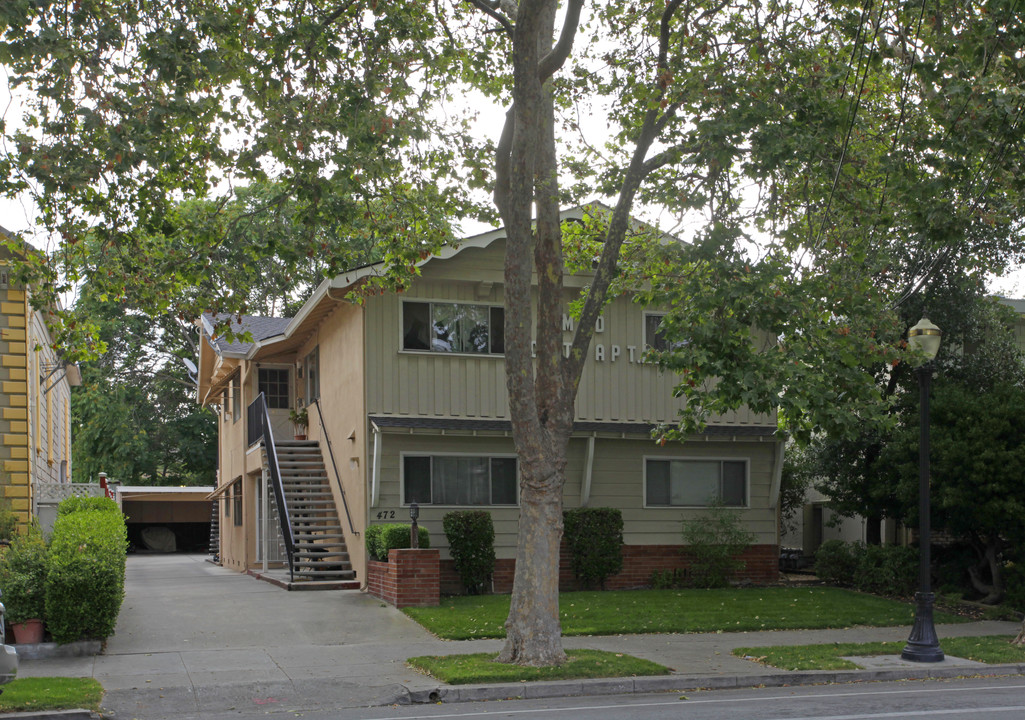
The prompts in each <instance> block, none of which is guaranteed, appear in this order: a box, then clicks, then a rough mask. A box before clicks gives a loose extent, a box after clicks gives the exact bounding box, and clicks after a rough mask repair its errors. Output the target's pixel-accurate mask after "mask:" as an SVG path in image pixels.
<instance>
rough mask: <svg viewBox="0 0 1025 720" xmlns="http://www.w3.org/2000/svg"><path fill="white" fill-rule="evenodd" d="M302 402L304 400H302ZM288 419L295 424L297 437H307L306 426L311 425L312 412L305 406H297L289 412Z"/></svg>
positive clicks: (301, 438) (300, 438)
mask: <svg viewBox="0 0 1025 720" xmlns="http://www.w3.org/2000/svg"><path fill="white" fill-rule="evenodd" d="M300 402H302V401H300ZM288 419H289V420H291V421H292V425H294V426H295V439H296V440H305V439H306V428H308V427H309V426H310V414H309V412H308V411H307V409H306V408H305V407H303V408H300V407H297V408H295V409H294V410H292V411H290V412H289V413H288Z"/></svg>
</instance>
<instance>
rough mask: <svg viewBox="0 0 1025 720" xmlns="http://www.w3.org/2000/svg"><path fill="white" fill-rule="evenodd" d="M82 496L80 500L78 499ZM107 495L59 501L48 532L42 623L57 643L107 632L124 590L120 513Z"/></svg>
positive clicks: (123, 535) (123, 530)
mask: <svg viewBox="0 0 1025 720" xmlns="http://www.w3.org/2000/svg"><path fill="white" fill-rule="evenodd" d="M83 500H84V502H83ZM102 500H109V499H108V498H69V499H68V500H65V501H63V502H62V503H61V505H60V507H59V509H58V512H57V521H56V522H55V523H54V527H53V535H51V537H50V554H49V563H48V564H49V567H48V568H47V574H46V624H47V628H48V629H49V631H50V634H51V635H53V639H54V640H56V641H57V642H58V643H69V642H75V641H76V640H85V639H99V640H102V639H103V638H106V637H108V636H109V635H112V634H113V632H114V626H115V625H116V624H117V616H118V613H119V612H120V610H121V602H122V601H123V600H124V595H125V553H126V550H127V547H128V537H127V530H126V528H125V521H124V517H123V516H122V515H121V512H120V511H119V510H118V508H117V504H116V503H114V501H112V500H109V502H100V501H102Z"/></svg>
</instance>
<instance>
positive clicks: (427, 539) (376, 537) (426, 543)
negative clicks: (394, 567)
mask: <svg viewBox="0 0 1025 720" xmlns="http://www.w3.org/2000/svg"><path fill="white" fill-rule="evenodd" d="M409 528H410V526H409V525H406V524H403V523H388V524H384V525H370V526H368V527H367V529H366V530H365V531H364V533H363V540H364V542H365V543H366V545H367V554H368V555H369V556H370V557H371V559H373V560H379V561H381V562H388V551H389V550H402V549H404V548H408V547H409V541H410V538H409ZM419 540H420V547H421V548H423V549H425V550H426V549H427V548H429V547H430V546H431V534H430V533H429V532H428V531H427V528H425V527H424V526H422V525H421V526H420V532H419Z"/></svg>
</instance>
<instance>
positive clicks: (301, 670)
mask: <svg viewBox="0 0 1025 720" xmlns="http://www.w3.org/2000/svg"><path fill="white" fill-rule="evenodd" d="M1019 627H1020V626H1019V624H1018V623H1013V622H1010V623H1005V622H975V623H966V624H960V625H941V626H939V627H938V632H939V635H940V638H941V640H942V638H944V637H954V636H970V635H990V634H1014V633H1016V632H1017V630H1018V629H1019ZM908 631H909V628H908V627H898V628H853V629H848V630H821V631H818V630H816V631H779V632H756V633H721V634H720V633H708V634H692V635H626V636H606V637H573V638H566V639H565V641H564V643H565V646H566V647H567V648H595V649H599V650H611V651H615V652H623V653H628V654H630V655H635V656H637V657H642V658H646V659H649V660H652V661H654V662H657V663H660V664H662V665H667V666H669V667H671V668H673V670H674V674H673V675H671V676H667V677H661V678H627V679H618V680H589V681H572V682H557V683H529V684H513V685H494V686H462V687H448V686H444V685H442V684H440V683H438V682H437V681H436V680H432V679H431V678H428V677H425V676H423V675H420V674H418V673H416V672H413V671H412V670H410V669H409V668H408V667H406V665H405V660H406V658H408V657H410V656H414V655H443V654H454V653H472V652H497V650H498V649H499V647H500V646H501V641H499V640H473V641H463V642H450V641H443V640H438V639H436V638H434V637H433V636H431V635H430V634H429V633H427V632H426V631H425V630H423V629H422V628H421V627H419V626H418V625H416V624H415V623H414V622H412V621H411V620H409V619H408V618H407V617H406V616H405V615H403V614H402V613H400V612H399V611H397V610H396V609H394V608H392V607H390V606H386V605H384V604H383V603H381V602H380V601H378V600H376V599H374V598H371V597H369V596H368V595H366V594H364V593H359V592H357V591H339V592H286V591H285V590H282V589H280V588H277V587H275V586H273V585H271V584H269V583H264V582H261V581H259V580H256V579H254V578H251V577H248V576H245V575H240V574H238V573H235V572H232V571H229V570H225V569H223V568H220V567H216V566H214V565H211V564H210V563H207V562H205V560H204V559H203V558H202V557H200V556H183V555H168V556H154V555H150V556H133V557H130V558H129V562H128V575H127V578H126V598H125V603H124V606H123V608H122V610H121V615H120V617H119V619H118V626H117V630H116V632H115V634H114V636H113V637H111V638H110V640H109V641H108V644H107V648H106V651H105V652H104V653H103V654H101V655H97V656H94V657H75V658H52V659H46V660H28V661H25V662H23V663H22V667H21V672H20V676H22V677H28V676H47V675H49V676H53V675H59V676H66V677H93V678H96V679H97V680H98V681H100V683H101V684H102V685H103V686H104V688H105V689H106V690H107V694H106V696H105V698H104V700H103V707H104V712H105V714H107V715H110V716H112V717H115V718H139V719H140V720H157V719H159V718H165V717H168V718H170V717H176V718H188V717H203V716H204V715H208V714H214V713H217V712H225V711H230V710H237V711H244V710H253V709H257V708H260V707H265V706H272V707H266V709H267V710H271V709H274V710H314V709H322V710H326V709H333V708H345V707H366V706H370V705H384V704H392V703H405V702H429V701H438V700H441V701H460V700H471V699H472V700H480V699H500V698H506V697H515V696H527V697H544V696H564V695H574V694H585V693H586V694H603V693H614V692H656V691H659V690H686V689H694V688H700V687H750V686H755V685H783V684H792V685H793V684H801V683H809V682H831V681H850V680H873V679H895V678H901V677H908V678H911V677H927V676H956V675H963V674H970V673H971V672H973V667H972V666H973V665H975V664H966V663H964V662H958V661H956V660H947V661H945V662H943V663H936V664H932V665H929V666H927V667H926V666H922V665H919V664H915V663H902V661H899V660H896V659H894V660H892V661H887V662H885V663H884V666H883V667H874V668H870V669H866V670H861V671H850V672H845V673H836V672H822V673H808V672H801V673H797V672H786V671H781V670H775V669H772V668H767V667H765V666H762V665H759V664H758V663H756V662H753V661H750V660H745V659H743V658H738V657H735V656H734V655H732V654H731V651H732V650H733V649H734V648H736V647H746V646H761V645H803V644H809V643H831V642H869V641H875V640H904V639H906V638H907V634H908ZM982 668H983V669H984V670H985V674H1021V673H1025V666H1021V667H1019V666H1007V667H1001V668H993V667H992V666H990V667H986V666H982Z"/></svg>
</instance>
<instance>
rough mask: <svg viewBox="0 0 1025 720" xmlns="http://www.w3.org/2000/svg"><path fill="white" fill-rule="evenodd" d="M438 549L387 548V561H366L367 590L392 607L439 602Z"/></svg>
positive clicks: (434, 604)
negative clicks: (388, 549)
mask: <svg viewBox="0 0 1025 720" xmlns="http://www.w3.org/2000/svg"><path fill="white" fill-rule="evenodd" d="M439 559H440V554H439V552H438V551H437V550H419V549H418V550H411V549H405V550H390V551H389V552H388V562H378V561H377V560H369V561H368V562H367V592H369V593H370V594H371V595H373V596H374V597H376V598H379V599H381V600H383V601H385V602H386V603H388V604H390V605H394V606H395V607H399V608H402V607H435V606H437V605H438V604H439V603H440V602H441V590H440V572H439Z"/></svg>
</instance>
